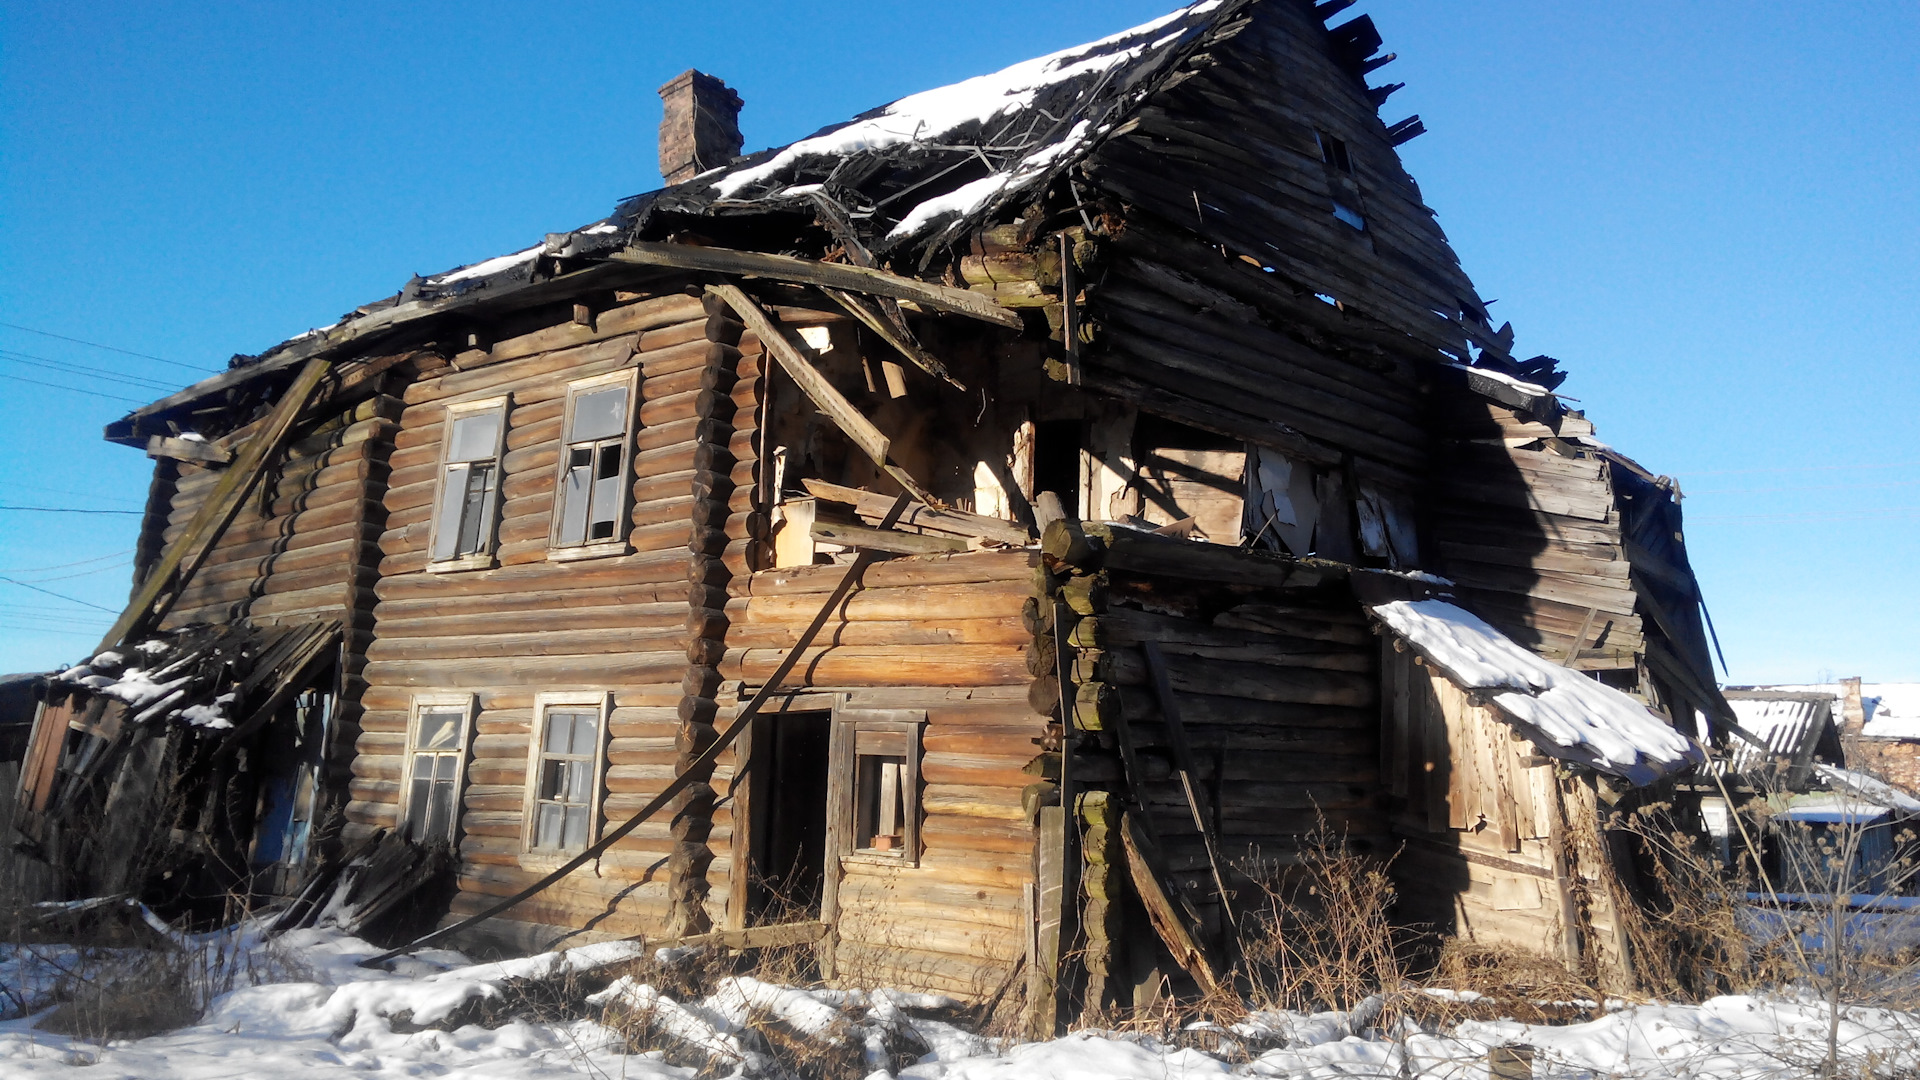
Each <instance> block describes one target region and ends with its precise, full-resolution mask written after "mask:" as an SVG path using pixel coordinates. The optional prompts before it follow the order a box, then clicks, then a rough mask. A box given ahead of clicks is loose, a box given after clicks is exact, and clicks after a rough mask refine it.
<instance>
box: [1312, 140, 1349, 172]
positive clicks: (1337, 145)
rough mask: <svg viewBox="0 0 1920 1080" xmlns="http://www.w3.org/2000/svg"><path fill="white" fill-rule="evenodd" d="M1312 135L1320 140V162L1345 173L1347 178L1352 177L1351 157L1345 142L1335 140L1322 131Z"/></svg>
mask: <svg viewBox="0 0 1920 1080" xmlns="http://www.w3.org/2000/svg"><path fill="white" fill-rule="evenodd" d="M1314 135H1315V136H1316V137H1317V138H1318V139H1319V140H1320V160H1321V161H1323V162H1325V163H1327V164H1328V165H1330V166H1332V167H1333V168H1335V169H1338V170H1340V171H1341V172H1343V173H1346V174H1347V175H1348V176H1352V175H1353V157H1352V156H1351V155H1349V154H1348V153H1347V144H1346V142H1345V141H1344V140H1341V139H1336V138H1334V137H1333V136H1331V135H1329V134H1327V133H1326V132H1324V131H1316V132H1314Z"/></svg>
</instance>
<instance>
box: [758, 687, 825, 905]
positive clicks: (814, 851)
mask: <svg viewBox="0 0 1920 1080" xmlns="http://www.w3.org/2000/svg"><path fill="white" fill-rule="evenodd" d="M832 732H833V714H832V713H831V712H829V711H825V710H822V711H818V712H812V711H808V712H801V711H792V712H780V713H776V714H774V715H772V716H764V717H761V718H759V719H758V720H756V721H754V729H753V749H752V761H751V766H750V769H751V776H752V779H751V780H750V781H749V782H750V784H751V791H750V793H749V797H748V800H747V804H748V812H749V818H750V822H751V823H750V828H751V830H752V831H751V834H750V835H751V837H752V845H751V851H750V854H749V857H748V867H747V869H748V877H747V906H746V915H747V925H749V926H757V925H763V924H766V923H771V922H788V921H794V920H799V919H817V918H819V917H820V897H821V892H822V885H823V884H824V881H825V878H826V859H827V768H828V747H829V746H830V744H831V741H832Z"/></svg>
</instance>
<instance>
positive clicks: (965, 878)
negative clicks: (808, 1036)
mask: <svg viewBox="0 0 1920 1080" xmlns="http://www.w3.org/2000/svg"><path fill="white" fill-rule="evenodd" d="M1031 558H1032V557H1031V555H1030V554H1029V553H1028V552H1025V551H1012V552H1000V553H995V552H974V553H967V554H958V555H951V556H922V557H911V558H896V559H888V560H885V561H882V562H879V563H876V564H875V565H873V566H871V567H869V568H868V569H867V570H866V572H865V574H864V576H863V578H862V585H861V587H860V588H858V589H857V590H855V591H854V592H853V593H852V594H851V595H850V596H849V597H848V598H847V599H846V600H845V601H844V602H843V603H842V604H841V605H840V606H839V608H838V609H837V610H836V612H835V614H834V617H833V618H832V619H831V620H830V621H829V622H828V623H827V624H826V627H825V628H824V629H823V630H822V631H821V634H820V637H819V638H818V639H817V642H816V645H815V646H814V647H813V648H811V649H809V650H808V651H807V653H806V654H805V655H804V656H803V657H802V660H801V662H800V664H799V665H798V666H797V667H796V668H795V669H794V672H793V674H792V675H790V676H789V677H788V678H787V680H786V682H785V683H784V684H783V685H784V686H789V687H794V688H796V689H804V688H812V689H816V690H819V689H833V690H837V691H844V692H845V693H846V694H847V695H848V700H849V704H851V705H854V706H858V707H874V708H890V709H924V710H926V713H927V726H926V729H925V731H924V733H923V736H922V750H923V757H922V760H921V765H920V775H921V778H922V781H923V786H922V789H921V792H920V805H921V810H922V813H923V817H922V818H921V821H920V839H921V845H922V853H921V857H920V861H919V865H917V866H913V867H904V866H903V867H892V866H884V865H876V864H874V863H871V862H859V861H855V860H851V859H850V860H847V861H846V862H845V863H844V864H843V870H842V873H843V876H842V877H841V879H840V883H839V889H838V906H839V917H838V922H837V941H836V942H835V946H834V954H833V955H834V964H835V969H836V974H837V975H838V976H839V977H840V978H843V979H846V980H848V981H850V982H854V983H856V984H858V985H908V986H922V987H926V988H928V989H937V990H941V991H945V992H948V993H955V994H960V995H963V996H968V997H975V998H979V997H985V996H988V995H990V994H991V993H993V991H994V990H995V989H996V988H997V987H999V986H1000V985H1001V983H1002V982H1004V980H1005V979H1006V978H1007V977H1008V975H1009V973H1010V972H1011V971H1012V969H1013V965H1014V964H1015V963H1016V962H1017V960H1018V959H1019V958H1020V957H1021V956H1022V955H1023V954H1024V951H1025V939H1026V925H1027V919H1028V916H1027V914H1026V909H1025V907H1024V899H1023V894H1024V890H1025V887H1026V884H1027V882H1028V881H1029V880H1030V879H1031V874H1030V860H1031V851H1032V848H1033V830H1032V829H1031V828H1030V827H1029V826H1028V824H1027V822H1026V820H1025V817H1024V814H1023V811H1022V808H1021V791H1022V789H1023V788H1025V787H1026V786H1027V785H1028V784H1031V783H1033V782H1034V781H1035V780H1036V779H1037V778H1036V777H1035V776H1033V775H1031V774H1029V773H1027V772H1025V771H1023V770H1024V769H1025V767H1026V766H1027V765H1028V763H1029V762H1031V761H1033V760H1034V757H1035V755H1036V753H1038V747H1037V746H1036V745H1035V741H1036V739H1038V738H1039V737H1040V736H1041V735H1042V734H1043V733H1044V731H1045V725H1046V721H1045V720H1044V719H1043V718H1042V717H1039V716H1036V715H1035V714H1034V711H1033V708H1032V706H1031V705H1029V703H1028V700H1027V682H1028V681H1029V676H1028V674H1027V667H1026V660H1025V655H1024V654H1025V645H1026V643H1027V642H1028V641H1029V640H1030V635H1029V634H1028V632H1027V631H1026V629H1025V628H1024V626H1023V625H1022V622H1021V608H1022V605H1023V603H1024V601H1025V600H1026V599H1027V598H1028V596H1029V595H1030V594H1031V592H1032V588H1033V584H1032V581H1033V571H1032V567H1031ZM844 572H845V568H844V567H841V566H813V567H799V568H788V569H778V570H766V571H762V572H760V573H757V574H753V575H751V576H749V577H744V578H741V579H737V580H736V581H735V583H734V585H733V591H734V593H735V596H734V597H733V599H731V600H730V601H729V602H728V605H727V614H728V617H729V620H730V628H729V630H728V635H727V645H728V648H727V652H726V655H725V658H724V659H723V660H722V662H721V665H720V674H721V676H722V677H724V678H726V679H737V680H742V681H743V682H744V683H745V684H746V685H747V686H749V687H751V686H755V685H758V684H759V683H762V682H764V681H765V679H766V678H767V677H768V675H769V674H770V673H771V671H772V670H773V668H774V666H775V665H776V664H777V663H778V662H779V660H780V658H781V655H782V654H783V653H784V652H785V651H786V649H787V648H788V647H790V645H791V644H792V643H793V642H794V641H795V639H796V638H797V637H798V636H799V633H800V631H801V629H802V628H804V627H805V626H806V625H807V624H808V623H809V622H810V621H812V619H813V618H814V616H815V615H816V614H817V613H818V612H819V610H820V607H821V604H822V603H823V602H824V601H825V599H826V596H827V594H828V593H830V592H831V591H832V590H833V588H834V586H835V585H836V584H837V583H838V581H839V579H840V577H841V575H842V574H844ZM722 716H723V718H726V717H728V716H730V712H729V711H723V713H722ZM725 822H726V815H725V813H724V812H723V813H721V814H719V815H717V816H716V820H715V835H714V838H713V839H714V861H713V866H712V875H713V879H714V888H715V892H716V893H718V891H719V889H720V887H721V880H722V878H723V876H724V874H725V873H727V872H734V873H738V872H743V869H742V870H741V871H734V870H733V869H732V868H731V867H730V866H729V865H728V862H729V858H730V856H729V853H728V851H727V850H726V848H725V847H724V846H723V845H722V844H721V843H720V840H721V829H722V826H723V824H724V823H725ZM829 872H830V873H831V872H832V871H831V869H830V870H829ZM712 915H713V918H715V919H716V920H717V919H719V918H721V917H723V913H722V912H721V910H720V908H719V906H718V905H717V903H716V904H714V907H713V912H712Z"/></svg>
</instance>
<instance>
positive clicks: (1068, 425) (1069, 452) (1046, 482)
mask: <svg viewBox="0 0 1920 1080" xmlns="http://www.w3.org/2000/svg"><path fill="white" fill-rule="evenodd" d="M1083 427H1084V425H1083V424H1081V422H1080V421H1078V420H1044V421H1041V422H1040V423H1038V424H1035V425H1034V426H1033V494H1034V497H1035V498H1038V497H1039V495H1040V493H1041V492H1044V491H1051V492H1053V493H1054V494H1055V495H1057V496H1059V497H1060V505H1061V507H1062V508H1063V509H1065V510H1066V511H1067V513H1069V514H1077V513H1078V512H1079V510H1078V507H1079V505H1080V445H1081V443H1082V442H1083V441H1084V439H1083V435H1082V429H1083Z"/></svg>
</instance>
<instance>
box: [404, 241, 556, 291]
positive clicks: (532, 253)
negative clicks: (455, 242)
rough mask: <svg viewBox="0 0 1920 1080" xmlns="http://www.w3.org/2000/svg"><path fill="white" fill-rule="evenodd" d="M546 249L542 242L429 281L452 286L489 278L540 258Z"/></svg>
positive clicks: (452, 271) (448, 272) (451, 271)
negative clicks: (457, 282) (458, 282)
mask: <svg viewBox="0 0 1920 1080" xmlns="http://www.w3.org/2000/svg"><path fill="white" fill-rule="evenodd" d="M545 249H546V243H545V241H542V242H541V243H538V244H535V245H533V246H532V247H530V248H527V249H526V250H524V251H516V252H514V253H513V254H511V255H500V256H496V257H495V258H491V259H487V260H485V261H484V262H477V263H474V264H473V265H472V266H463V267H461V268H460V269H458V270H449V271H447V272H446V273H444V274H440V275H438V276H436V277H433V278H430V279H428V280H429V281H430V282H431V283H432V284H434V285H451V284H453V283H454V282H456V281H470V280H472V279H474V278H483V277H487V276H489V275H492V274H497V273H499V272H500V271H502V270H509V269H512V268H513V267H516V266H519V265H521V264H522V263H530V262H532V261H533V260H534V259H536V258H538V257H539V256H540V252H542V251H543V250H545Z"/></svg>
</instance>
